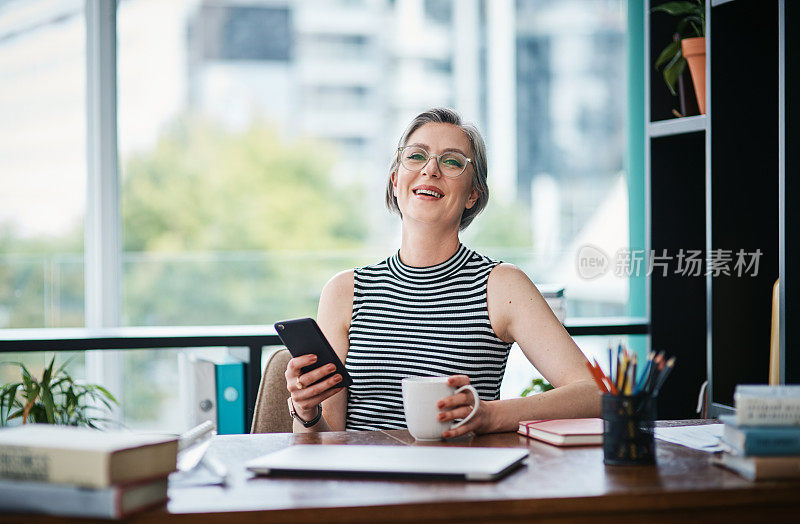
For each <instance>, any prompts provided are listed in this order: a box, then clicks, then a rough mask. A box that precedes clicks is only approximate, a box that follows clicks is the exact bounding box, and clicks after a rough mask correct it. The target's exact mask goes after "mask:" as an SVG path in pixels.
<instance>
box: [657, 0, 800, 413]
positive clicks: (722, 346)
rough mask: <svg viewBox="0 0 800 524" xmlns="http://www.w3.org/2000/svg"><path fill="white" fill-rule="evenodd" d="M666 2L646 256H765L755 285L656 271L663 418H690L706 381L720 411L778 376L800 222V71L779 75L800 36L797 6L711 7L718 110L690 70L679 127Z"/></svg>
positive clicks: (711, 89)
mask: <svg viewBox="0 0 800 524" xmlns="http://www.w3.org/2000/svg"><path fill="white" fill-rule="evenodd" d="M661 3H664V2H663V1H661V0H653V1H651V2H646V3H645V42H644V46H645V51H646V52H645V59H646V66H645V67H646V74H645V106H646V107H645V118H646V141H645V142H646V145H645V193H646V215H647V225H646V230H647V249H648V250H650V251H654V252H655V253H656V254H660V253H661V252H662V250H667V252H668V253H669V254H672V255H674V254H677V253H678V252H679V251H680V250H681V249H683V250H702V251H703V258H704V259H707V257H708V256H709V254H714V253H718V254H720V255H722V256H723V257H724V256H726V255H727V254H728V253H730V256H731V261H730V263H729V264H728V267H729V268H730V269H731V270H733V269H734V268H735V262H736V260H737V254H738V253H739V252H740V251H741V252H742V256H743V257H745V260H746V261H748V262H750V263H752V260H753V257H754V256H755V257H756V258H758V272H757V273H756V274H755V275H753V267H752V266H751V267H750V272H749V273H748V272H743V275H744V276H738V275H736V271H731V274H730V275H725V274H724V273H720V274H718V275H717V276H713V277H712V275H711V274H710V273H713V272H714V268H713V266H709V265H708V263H707V260H706V261H704V263H703V265H702V267H703V270H702V275H700V276H681V275H675V274H672V273H670V274H667V275H662V274H657V273H656V272H654V273H653V274H652V275H651V276H650V278H649V281H648V305H649V317H650V322H651V347H652V348H653V349H656V350H660V349H664V350H666V351H667V352H668V353H671V354H674V355H677V357H678V366H676V368H675V371H674V372H673V374H672V376H671V377H670V380H669V381H668V383H667V384H666V385H665V387H664V389H663V390H662V395H661V399H660V400H659V418H690V417H693V416H696V415H695V413H694V407H695V406H696V404H697V397H698V394H699V391H700V386H701V384H702V383H703V381H705V380H708V381H709V391H710V399H711V402H712V410H711V412H712V414H716V413H720V412H724V411H726V408H727V407H729V406H731V405H732V404H733V388H734V387H735V385H736V384H737V383H767V381H768V361H769V343H770V326H771V324H770V322H771V293H772V286H773V284H774V282H775V280H776V279H777V278H778V277H779V275H780V276H781V281H782V282H787V285H788V286H792V285H793V283H792V281H791V280H790V279H787V276H788V272H789V269H790V268H791V267H792V264H794V265H797V263H798V261H800V258H798V256H797V243H796V242H797V240H796V236H797V234H796V233H795V232H794V231H795V229H797V227H795V228H791V227H789V224H793V223H794V222H792V220H791V219H792V218H793V217H794V219H795V222H796V220H797V218H796V216H797V212H796V211H794V213H795V214H794V215H793V217H792V216H790V214H791V213H792V211H793V209H794V208H796V207H797V206H794V208H793V207H792V206H791V205H790V204H789V201H790V199H792V202H793V203H795V204H796V203H797V190H796V189H795V188H794V187H793V186H792V183H796V182H794V181H793V180H791V177H789V176H787V174H788V173H789V172H791V169H790V167H791V166H794V167H795V171H796V170H797V165H798V163H797V160H796V153H793V152H791V151H790V150H789V149H786V148H785V146H784V144H787V143H791V141H790V140H789V137H790V136H794V137H796V136H797V131H796V124H795V125H794V127H793V126H792V125H791V123H792V119H791V114H792V113H791V111H792V110H794V111H795V112H796V110H795V109H794V108H793V107H790V106H788V105H787V104H786V103H785V101H788V100H789V99H787V98H786V97H785V95H784V93H786V92H789V91H788V87H789V85H790V83H791V82H794V83H793V84H791V85H794V86H797V82H796V76H797V73H796V71H795V70H794V69H792V68H791V67H786V68H785V71H784V74H783V76H781V74H780V71H779V70H780V69H783V68H784V63H785V58H786V56H789V57H790V59H792V60H794V64H796V63H797V62H798V60H797V58H796V57H797V56H799V55H800V53H798V51H797V50H796V49H797V43H798V42H797V41H794V40H792V41H789V39H787V38H785V35H791V33H790V32H788V31H786V29H785V28H786V26H787V25H790V24H791V23H792V22H793V21H795V23H794V25H793V27H800V26H798V24H797V22H796V19H797V16H798V13H797V12H796V11H795V12H790V11H789V9H788V5H787V4H789V2H786V0H763V1H758V0H735V1H725V2H722V1H713V2H707V3H706V82H707V92H706V97H707V100H706V111H707V114H706V115H698V114H697V113H698V112H699V111H698V110H697V109H696V108H695V106H694V105H693V104H695V102H694V90H693V88H692V84H691V80H690V78H689V76H688V71H687V72H686V73H685V77H684V78H683V83H684V85H685V92H686V94H687V97H686V98H687V100H686V105H685V109H686V112H685V114H686V115H687V116H684V117H682V118H675V117H674V111H673V109H677V108H678V104H677V102H676V99H675V97H673V96H672V95H671V94H670V93H669V91H668V90H667V88H666V86H665V84H664V82H663V79H662V78H661V73H660V72H658V71H656V70H655V69H654V68H653V67H652V63H653V62H654V60H655V57H657V56H658V53H660V51H661V49H662V48H663V47H664V46H665V45H666V43H667V42H669V41H670V40H671V33H672V31H673V28H674V24H675V23H676V20H677V19H675V18H673V17H670V16H668V15H665V14H663V13H651V12H650V9H651V8H652V7H654V6H656V5H659V4H661ZM794 9H796V10H800V9H798V6H794ZM743 35H750V36H749V37H747V38H744V37H743ZM755 35H757V37H756V36H755ZM790 47H791V50H792V51H793V52H791V53H790V52H788V51H787V50H788V49H789V48H790ZM791 75H794V76H791ZM689 99H691V100H689ZM796 121H797V119H796V117H795V119H794V122H796ZM792 155H794V156H792ZM792 190H793V191H794V192H792ZM759 252H760V255H755V253H759ZM671 269H672V268H671ZM706 273H709V274H706ZM783 292H784V295H783V298H784V307H783V308H782V319H781V323H782V330H781V343H782V347H783V348H784V349H783V366H782V371H783V374H784V381H785V382H787V383H789V382H797V381H798V380H800V369H798V366H800V357H798V355H797V352H798V342H797V334H796V333H793V332H792V329H798V328H793V326H792V319H794V325H798V324H800V319H798V318H797V314H796V313H794V312H793V310H787V309H786V306H787V305H790V304H787V303H786V301H785V296H786V294H787V293H788V288H787V289H784V290H783ZM792 337H793V338H792Z"/></svg>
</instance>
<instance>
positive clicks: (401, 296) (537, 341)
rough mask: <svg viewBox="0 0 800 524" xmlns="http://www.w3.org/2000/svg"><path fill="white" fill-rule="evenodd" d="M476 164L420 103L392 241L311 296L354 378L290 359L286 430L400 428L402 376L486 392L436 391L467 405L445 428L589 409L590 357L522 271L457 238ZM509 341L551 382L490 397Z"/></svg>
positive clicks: (398, 159)
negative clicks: (391, 247) (507, 396)
mask: <svg viewBox="0 0 800 524" xmlns="http://www.w3.org/2000/svg"><path fill="white" fill-rule="evenodd" d="M486 166H487V164H486V153H485V147H484V143H483V138H482V137H481V135H480V132H479V131H478V130H477V128H476V127H474V126H471V125H465V124H463V123H462V121H461V118H460V116H459V115H458V114H457V113H455V112H454V111H452V110H450V109H444V108H434V109H430V110H428V111H425V112H423V113H421V114H420V115H418V116H417V117H416V118H415V119H414V120H413V121H412V123H411V124H410V125H409V126H408V128H407V129H406V131H405V133H404V134H403V136H402V138H401V139H400V143H399V145H398V149H397V153H396V154H395V157H394V159H393V161H392V163H391V166H390V172H389V177H388V183H387V193H386V202H387V205H388V206H389V208H390V209H392V210H394V211H397V212H398V213H399V214H400V217H401V220H402V240H401V245H400V249H399V251H398V252H397V253H396V254H395V255H394V256H392V257H389V258H388V259H386V260H384V261H382V262H379V263H377V264H373V265H371V266H366V267H361V268H356V269H354V270H349V271H343V272H341V273H339V274H338V275H336V276H334V277H333V278H332V279H331V280H330V281H329V282H328V284H326V285H325V288H324V289H323V290H322V295H321V297H320V303H319V312H318V322H319V325H320V327H321V328H322V331H323V332H324V333H325V336H326V337H327V338H328V340H329V341H330V343H331V345H332V347H333V348H334V350H335V351H336V353H337V354H338V356H339V358H340V359H341V360H342V361H344V362H345V366H346V367H347V371H348V373H349V374H350V375H351V377H352V379H353V384H352V385H351V386H350V387H349V388H346V389H345V388H341V387H337V385H338V383H339V381H340V380H341V377H340V376H339V375H338V374H336V373H333V374H332V370H328V369H325V368H318V369H316V370H314V371H310V372H308V373H301V368H303V367H305V366H307V365H309V364H310V363H311V362H313V356H312V355H303V356H299V357H295V358H293V359H291V360H290V361H289V364H288V366H287V369H286V384H287V389H288V390H289V391H290V392H291V399H290V400H291V403H292V405H293V407H294V409H293V410H292V411H293V416H294V417H295V418H296V419H297V420H296V422H295V424H294V428H295V431H328V430H343V429H357V430H379V429H401V428H405V427H406V420H405V416H404V411H403V395H402V379H403V378H406V377H415V376H446V377H448V380H447V382H448V385H449V386H452V387H454V388H458V387H461V386H465V385H467V384H471V385H472V386H474V388H475V390H476V391H477V393H478V396H479V397H480V400H481V401H483V402H476V401H475V399H474V398H472V396H471V393H459V394H454V395H451V396H448V397H445V398H442V399H440V400H439V402H438V404H437V406H438V408H439V410H440V413H439V415H438V418H439V421H442V422H450V421H453V420H456V419H464V418H465V417H467V415H469V414H470V413H471V412H472V410H473V408H472V405H473V404H476V405H477V409H476V410H475V415H474V416H472V417H471V418H470V419H469V421H468V422H467V423H464V424H462V425H460V426H459V427H458V428H452V429H449V430H446V431H444V432H443V433H442V437H443V438H450V437H457V436H459V435H463V434H465V433H469V432H476V433H489V432H499V431H510V430H514V429H515V428H516V427H517V423H518V421H519V420H522V419H541V418H570V417H589V416H598V415H599V411H600V403H599V396H598V395H597V389H596V387H595V386H594V384H593V382H592V379H591V377H590V375H589V372H588V371H587V368H586V366H585V363H586V358H585V357H584V356H583V354H582V353H581V351H580V350H579V349H578V347H577V346H576V345H575V343H574V342H573V341H572V339H571V338H570V337H569V335H568V334H567V332H566V331H565V330H564V327H563V326H562V325H561V323H559V322H558V320H557V319H556V318H555V316H554V315H553V313H552V311H551V310H550V308H549V307H548V306H547V303H546V302H545V301H544V299H543V298H542V296H541V294H540V293H539V291H538V290H537V289H536V287H535V286H534V285H533V283H532V282H531V281H530V279H529V278H528V277H527V276H526V275H525V274H524V273H523V272H522V271H521V270H519V269H518V268H516V267H515V266H513V265H511V264H504V263H501V262H498V261H495V260H491V259H490V258H487V257H485V256H483V255H481V254H479V253H476V252H475V251H473V250H471V249H468V248H467V247H466V246H464V245H463V244H461V242H460V240H459V236H458V235H459V231H460V230H463V229H464V228H466V227H467V226H468V225H469V223H470V222H471V221H472V219H473V218H475V216H476V215H477V214H478V213H480V211H481V210H482V209H483V208H484V207H486V203H487V201H488V198H489V191H488V189H487V185H486V178H487V169H486ZM514 342H517V343H518V344H519V345H520V347H521V348H522V350H523V352H524V353H525V355H526V357H527V358H528V360H530V362H531V363H532V364H533V365H534V366H536V368H537V369H538V370H540V371H541V372H542V374H544V376H545V378H546V379H547V380H548V382H550V383H551V384H552V385H554V386H555V389H554V390H552V391H548V392H546V393H542V394H541V395H537V396H536V397H528V398H518V399H511V400H502V401H501V400H499V398H500V381H501V380H502V378H503V373H504V371H505V366H506V361H507V359H508V353H509V349H510V348H511V345H512V344H513V343H514ZM308 384H312V385H311V386H308ZM343 391H344V392H343ZM323 406H324V409H323ZM320 415H322V416H320Z"/></svg>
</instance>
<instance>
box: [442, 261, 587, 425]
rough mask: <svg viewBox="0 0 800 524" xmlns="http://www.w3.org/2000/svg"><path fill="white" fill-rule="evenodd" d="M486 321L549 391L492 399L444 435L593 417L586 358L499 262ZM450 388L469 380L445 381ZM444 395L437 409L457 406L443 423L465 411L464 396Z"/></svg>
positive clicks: (527, 283) (528, 286)
mask: <svg viewBox="0 0 800 524" xmlns="http://www.w3.org/2000/svg"><path fill="white" fill-rule="evenodd" d="M487 295H488V297H487V300H488V309H489V318H490V321H491V324H492V329H494V332H495V333H496V334H497V336H499V337H500V338H501V339H502V340H504V341H505V342H509V343H510V342H516V343H517V344H519V346H520V348H521V349H522V351H523V353H525V356H526V357H528V360H529V361H530V362H531V364H533V365H534V366H535V367H536V369H537V370H539V372H540V373H541V374H542V375H544V377H545V379H547V381H548V382H550V383H551V384H552V385H553V386H554V387H555V389H553V390H550V391H547V392H544V393H540V394H538V395H533V396H531V397H525V398H517V399H509V400H497V401H491V402H485V403H481V404H482V405H484V404H485V405H486V409H485V412H484V413H482V414H481V415H482V416H480V417H479V416H477V415H476V416H475V417H474V418H473V420H472V421H470V423H468V424H465V425H464V426H461V427H460V428H458V429H456V430H453V431H449V432H447V433H445V436H446V437H455V436H458V435H461V434H463V433H466V432H469V431H475V432H478V433H492V432H500V431H515V430H516V429H517V427H518V425H519V421H520V420H531V419H547V418H581V417H599V416H600V412H601V397H600V394H599V392H598V389H597V385H596V384H595V383H594V380H593V379H592V376H591V373H590V372H589V370H588V369H587V367H586V362H587V360H586V357H585V356H584V355H583V353H582V352H581V350H580V349H579V348H578V346H577V345H576V344H575V342H574V341H573V340H572V337H570V335H569V333H567V330H566V329H564V326H563V325H561V323H560V322H559V321H558V319H557V318H556V316H555V315H554V314H553V312H552V310H551V309H550V307H549V306H548V305H547V302H546V301H545V300H544V298H543V297H542V295H541V293H539V290H538V289H536V286H534V285H533V282H531V280H530V279H529V278H528V276H527V275H525V273H524V272H523V271H522V270H520V269H519V268H517V267H516V266H513V265H511V264H500V265H498V266H497V267H495V268H494V269H493V270H492V272H491V273H490V275H489V281H488V284H487ZM450 381H451V384H450V385H451V386H456V387H457V386H461V385H463V384H462V383H467V382H468V381H469V379H467V377H465V376H456V377H451V379H450ZM461 396H462V395H455V396H453V397H448V399H446V400H447V401H446V402H444V403H443V404H442V405H441V406H440V407H445V408H451V407H455V406H463V407H460V408H457V409H455V410H453V411H452V412H445V413H443V414H442V415H444V418H443V420H451V419H454V418H462V417H463V416H465V414H466V413H469V406H465V405H464V404H467V403H468V402H469V400H470V399H468V398H467V396H466V395H463V398H459V397H461Z"/></svg>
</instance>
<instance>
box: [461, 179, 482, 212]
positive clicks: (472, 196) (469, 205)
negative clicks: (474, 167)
mask: <svg viewBox="0 0 800 524" xmlns="http://www.w3.org/2000/svg"><path fill="white" fill-rule="evenodd" d="M480 196H481V194H480V193H479V192H478V188H477V187H475V186H474V185H473V186H472V192H471V193H470V194H469V197H468V198H467V204H466V205H465V206H464V209H472V206H474V205H475V202H477V201H478V198H479V197H480Z"/></svg>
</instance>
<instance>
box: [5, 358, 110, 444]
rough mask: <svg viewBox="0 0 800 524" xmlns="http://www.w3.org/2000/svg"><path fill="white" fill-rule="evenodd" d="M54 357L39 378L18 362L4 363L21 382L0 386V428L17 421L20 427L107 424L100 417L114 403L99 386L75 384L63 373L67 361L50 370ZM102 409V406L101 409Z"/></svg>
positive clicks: (95, 425) (108, 393)
mask: <svg viewBox="0 0 800 524" xmlns="http://www.w3.org/2000/svg"><path fill="white" fill-rule="evenodd" d="M55 361H56V357H55V356H53V358H52V359H51V360H50V364H48V365H47V366H46V367H45V368H44V369H43V370H42V375H41V377H40V378H37V377H35V376H33V375H32V374H31V373H30V371H28V368H27V367H26V366H25V364H22V363H21V362H4V363H3V364H6V365H12V366H16V367H18V368H19V370H20V377H21V379H22V380H21V381H19V382H11V383H8V384H3V385H2V386H0V426H7V425H9V421H13V420H14V419H20V420H21V422H22V423H23V424H27V423H44V424H62V425H67V426H88V427H91V428H96V429H97V428H98V424H100V423H106V422H110V419H108V418H106V417H104V416H102V415H104V414H105V409H109V410H110V409H111V405H112V404H117V400H116V399H115V398H114V396H113V395H112V394H111V393H110V392H109V391H108V390H107V389H105V388H104V387H103V386H99V385H97V384H82V383H78V382H76V381H75V380H74V379H73V378H72V377H70V376H69V374H68V373H67V371H66V366H67V364H68V363H69V362H70V361H69V360H68V361H66V362H64V364H62V365H61V366H60V367H59V368H58V369H56V370H55V372H54V371H53V367H54V365H55ZM102 406H105V408H103V407H102Z"/></svg>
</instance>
